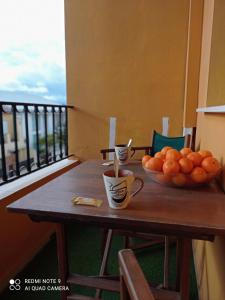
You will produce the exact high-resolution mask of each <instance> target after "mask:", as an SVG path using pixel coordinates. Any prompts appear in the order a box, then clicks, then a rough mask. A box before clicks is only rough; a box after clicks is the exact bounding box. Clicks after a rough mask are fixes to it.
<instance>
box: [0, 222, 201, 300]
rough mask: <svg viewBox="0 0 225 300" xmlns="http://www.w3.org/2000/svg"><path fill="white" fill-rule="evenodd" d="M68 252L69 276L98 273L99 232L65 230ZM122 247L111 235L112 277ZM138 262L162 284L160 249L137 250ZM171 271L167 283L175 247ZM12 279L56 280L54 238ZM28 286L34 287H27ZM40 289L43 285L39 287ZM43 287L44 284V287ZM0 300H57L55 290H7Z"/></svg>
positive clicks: (193, 295) (193, 294)
mask: <svg viewBox="0 0 225 300" xmlns="http://www.w3.org/2000/svg"><path fill="white" fill-rule="evenodd" d="M68 244H69V245H68V246H69V247H68V249H69V261H70V266H71V271H72V272H73V273H80V274H89V275H93V274H98V270H99V265H100V256H99V253H100V244H101V233H100V230H99V229H97V228H90V227H84V226H81V225H76V226H74V225H73V226H70V227H69V228H68ZM122 247H123V242H122V238H121V237H120V236H115V237H114V238H113V245H112V251H111V253H110V264H109V271H110V273H113V274H118V263H117V252H118V250H119V249H121V248H122ZM137 257H138V260H139V261H140V263H141V266H142V268H143V270H144V272H145V274H146V276H147V278H148V279H149V280H150V281H151V282H153V283H154V282H162V279H163V273H162V264H163V250H162V248H161V247H159V246H154V247H153V248H152V249H151V250H150V249H146V250H141V252H140V251H139V253H138V252H137ZM170 259H171V270H170V277H171V282H170V284H172V285H173V284H174V282H175V268H174V267H172V266H175V247H173V249H172V251H171V258H170ZM16 278H19V279H20V280H21V282H24V279H35V278H36V279H38V278H40V279H43V278H48V279H52V278H53V279H58V274H57V253H56V239H55V236H53V238H52V239H51V240H50V241H49V243H48V244H47V245H46V246H45V247H44V248H43V249H42V250H41V251H40V252H39V254H38V255H36V257H35V258H34V259H33V260H32V261H31V262H30V263H29V264H28V265H27V266H26V267H25V268H24V270H23V271H22V272H20V273H19V274H18V275H17V276H16ZM27 285H28V286H32V285H38V284H27ZM39 286H43V284H39ZM45 286H47V285H45ZM72 291H73V292H76V293H80V294H83V295H89V296H92V295H94V294H95V290H93V289H90V288H83V287H78V286H76V287H75V288H72ZM0 298H1V299H4V300H17V299H18V300H26V299H29V300H36V299H39V300H49V299H51V300H54V299H55V300H56V299H57V300H59V299H60V296H59V292H58V291H24V288H23V286H22V289H21V290H20V291H9V289H8V288H7V289H6V290H5V291H4V292H3V293H2V295H0ZM103 299H107V300H108V299H109V300H111V299H113V300H114V299H119V297H118V295H117V294H115V293H109V292H104V293H103ZM190 299H191V300H197V299H198V295H197V286H196V278H195V272H194V266H193V263H192V267H191V296H190Z"/></svg>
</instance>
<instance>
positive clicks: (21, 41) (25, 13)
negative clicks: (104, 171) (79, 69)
mask: <svg viewBox="0 0 225 300" xmlns="http://www.w3.org/2000/svg"><path fill="white" fill-rule="evenodd" d="M0 28H1V29H0V101H21V102H38V103H50V104H51V103H61V104H65V103H66V79H65V76H66V75H65V35H64V0H19V1H18V0H0Z"/></svg>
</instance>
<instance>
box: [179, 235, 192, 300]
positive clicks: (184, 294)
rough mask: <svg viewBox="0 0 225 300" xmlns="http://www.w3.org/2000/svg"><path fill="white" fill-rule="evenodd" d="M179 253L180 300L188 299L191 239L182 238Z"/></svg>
mask: <svg viewBox="0 0 225 300" xmlns="http://www.w3.org/2000/svg"><path fill="white" fill-rule="evenodd" d="M180 242H181V247H180V250H181V253H180V294H181V300H188V299H189V285H190V258H191V250H192V247H191V244H192V243H191V239H188V238H182V239H181V240H180Z"/></svg>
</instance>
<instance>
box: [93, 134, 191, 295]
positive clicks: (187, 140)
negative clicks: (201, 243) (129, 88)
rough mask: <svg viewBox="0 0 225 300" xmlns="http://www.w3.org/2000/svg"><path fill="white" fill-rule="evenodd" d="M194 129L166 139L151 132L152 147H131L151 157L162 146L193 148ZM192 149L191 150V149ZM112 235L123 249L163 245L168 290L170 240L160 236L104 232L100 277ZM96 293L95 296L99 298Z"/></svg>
mask: <svg viewBox="0 0 225 300" xmlns="http://www.w3.org/2000/svg"><path fill="white" fill-rule="evenodd" d="M195 132H196V128H193V136H191V135H189V134H188V135H185V136H181V137H167V136H163V135H161V134H160V133H158V132H156V131H155V130H154V131H153V135H152V145H151V146H143V147H133V149H137V150H142V151H143V150H144V151H145V153H146V154H151V155H152V156H153V155H154V154H155V153H156V152H158V151H160V150H161V149H162V148H163V147H164V146H171V147H173V148H175V149H177V150H180V149H182V148H183V147H194V138H195ZM192 149H193V148H192ZM110 152H114V149H102V150H101V151H100V153H101V154H102V156H103V159H106V155H107V153H110ZM113 233H117V234H120V235H123V236H124V248H131V249H133V250H136V249H142V248H146V247H149V246H152V245H154V244H158V243H164V251H165V252H164V280H163V285H162V286H163V288H168V281H169V279H168V278H169V248H170V247H169V246H170V243H171V238H169V237H168V236H162V235H153V234H144V233H139V232H138V233H136V232H135V233H131V232H125V231H120V230H117V231H114V230H112V229H109V230H108V231H104V233H103V240H102V264H101V269H100V275H105V274H106V273H107V261H108V257H109V251H110V247H111V240H112V235H113ZM132 237H136V238H142V239H144V240H147V242H144V243H141V244H134V243H132ZM99 295H100V294H99V292H97V294H96V296H99Z"/></svg>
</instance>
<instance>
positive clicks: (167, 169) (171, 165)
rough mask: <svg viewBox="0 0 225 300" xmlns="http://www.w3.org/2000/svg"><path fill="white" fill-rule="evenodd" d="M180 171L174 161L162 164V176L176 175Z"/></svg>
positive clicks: (170, 160)
mask: <svg viewBox="0 0 225 300" xmlns="http://www.w3.org/2000/svg"><path fill="white" fill-rule="evenodd" d="M179 171H180V166H179V164H178V162H177V161H176V160H172V159H169V160H166V161H165V162H164V164H163V173H164V174H168V175H171V174H177V173H179Z"/></svg>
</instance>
